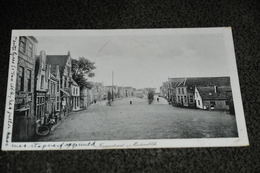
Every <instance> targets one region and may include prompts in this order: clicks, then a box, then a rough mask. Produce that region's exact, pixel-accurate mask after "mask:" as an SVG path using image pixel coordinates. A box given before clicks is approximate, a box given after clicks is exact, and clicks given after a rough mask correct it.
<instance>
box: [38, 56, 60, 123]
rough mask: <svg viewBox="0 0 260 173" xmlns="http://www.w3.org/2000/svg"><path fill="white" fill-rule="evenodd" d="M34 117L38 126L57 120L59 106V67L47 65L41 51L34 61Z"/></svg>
mask: <svg viewBox="0 0 260 173" xmlns="http://www.w3.org/2000/svg"><path fill="white" fill-rule="evenodd" d="M36 67H37V68H36V70H35V71H36V77H35V80H36V90H35V93H36V100H35V103H36V109H35V112H36V117H37V122H38V123H39V124H43V123H46V122H47V121H48V120H49V119H50V118H55V120H56V121H57V120H58V117H59V116H60V115H59V111H60V109H61V106H60V73H59V66H58V65H57V66H54V65H50V64H47V62H46V53H45V51H41V52H40V55H39V56H38V57H37V60H36Z"/></svg>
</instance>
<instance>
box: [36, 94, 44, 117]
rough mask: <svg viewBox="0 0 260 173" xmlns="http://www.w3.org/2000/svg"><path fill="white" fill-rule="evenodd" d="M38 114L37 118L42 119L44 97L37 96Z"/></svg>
mask: <svg viewBox="0 0 260 173" xmlns="http://www.w3.org/2000/svg"><path fill="white" fill-rule="evenodd" d="M36 103H37V104H36V116H37V119H42V118H43V117H44V107H45V106H44V97H39V96H38V97H37V102H36Z"/></svg>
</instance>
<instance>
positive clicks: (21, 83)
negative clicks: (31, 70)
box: [18, 66, 24, 91]
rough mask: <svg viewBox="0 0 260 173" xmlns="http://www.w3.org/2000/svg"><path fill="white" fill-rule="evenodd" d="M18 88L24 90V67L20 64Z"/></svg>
mask: <svg viewBox="0 0 260 173" xmlns="http://www.w3.org/2000/svg"><path fill="white" fill-rule="evenodd" d="M18 89H19V90H20V91H23V90H24V67H22V66H20V67H19V78H18Z"/></svg>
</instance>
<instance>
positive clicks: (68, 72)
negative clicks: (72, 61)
mask: <svg viewBox="0 0 260 173" xmlns="http://www.w3.org/2000/svg"><path fill="white" fill-rule="evenodd" d="M67 69H68V76H70V68H67Z"/></svg>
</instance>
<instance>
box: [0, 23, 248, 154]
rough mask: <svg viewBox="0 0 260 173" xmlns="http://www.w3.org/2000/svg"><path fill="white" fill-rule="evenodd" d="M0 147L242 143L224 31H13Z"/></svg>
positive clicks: (242, 120)
mask: <svg viewBox="0 0 260 173" xmlns="http://www.w3.org/2000/svg"><path fill="white" fill-rule="evenodd" d="M9 58H10V64H9V76H8V81H7V86H8V89H7V98H6V109H5V119H4V129H3V141H2V150H83V149H134V148H178V147H233V146H248V145H249V142H248V136H247V131H246V125H245V118H244V111H243V105H242V100H241V93H240V86H239V80H238V74H237V67H236V58H235V53H234V45H233V39H232V29H231V28H228V27H221V28H190V29H124V30H13V31H12V37H11V48H10V57H9Z"/></svg>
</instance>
